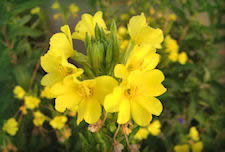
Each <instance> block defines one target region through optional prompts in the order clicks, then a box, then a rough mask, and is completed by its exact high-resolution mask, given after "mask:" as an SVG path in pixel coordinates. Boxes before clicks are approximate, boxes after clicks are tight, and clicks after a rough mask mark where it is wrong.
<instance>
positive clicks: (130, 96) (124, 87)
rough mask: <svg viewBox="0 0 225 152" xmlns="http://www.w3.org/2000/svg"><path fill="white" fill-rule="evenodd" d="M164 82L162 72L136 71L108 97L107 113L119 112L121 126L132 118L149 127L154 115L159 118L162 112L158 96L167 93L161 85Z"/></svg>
mask: <svg viewBox="0 0 225 152" xmlns="http://www.w3.org/2000/svg"><path fill="white" fill-rule="evenodd" d="M163 80H164V75H163V73H162V72H161V71H160V70H156V69H154V70H150V71H146V72H141V71H139V70H135V71H133V72H131V73H130V74H129V76H128V78H127V80H125V81H123V82H122V83H121V84H120V86H118V87H115V89H114V90H113V92H112V93H111V94H109V95H107V96H106V98H105V102H104V108H105V110H106V111H107V112H118V119H117V123H119V124H125V123H127V122H128V121H129V120H130V118H131V117H132V119H133V120H134V121H135V122H136V123H137V124H138V125H140V126H147V125H148V124H149V123H150V121H151V120H152V114H154V115H156V116H159V115H160V113H161V112H162V109H163V107H162V104H161V102H160V101H159V100H158V99H157V98H156V96H159V95H161V94H163V93H164V92H165V91H166V88H164V86H163V85H162V84H161V82H162V81H163Z"/></svg>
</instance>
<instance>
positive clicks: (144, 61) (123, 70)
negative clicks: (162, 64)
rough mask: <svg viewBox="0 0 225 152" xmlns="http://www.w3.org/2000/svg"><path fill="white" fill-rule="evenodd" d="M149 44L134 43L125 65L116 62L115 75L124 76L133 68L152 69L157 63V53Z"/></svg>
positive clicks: (133, 69)
mask: <svg viewBox="0 0 225 152" xmlns="http://www.w3.org/2000/svg"><path fill="white" fill-rule="evenodd" d="M155 52H156V50H155V49H154V48H152V47H151V46H150V45H142V46H138V45H136V46H135V47H134V49H133V51H132V53H131V55H130V56H129V58H128V61H127V63H126V65H123V64H117V65H116V66H115V69H114V73H115V76H116V77H118V78H126V77H127V76H128V74H129V73H130V72H132V71H135V70H140V71H148V70H152V69H154V68H155V67H156V66H157V65H158V63H159V58H160V56H159V54H157V53H155Z"/></svg>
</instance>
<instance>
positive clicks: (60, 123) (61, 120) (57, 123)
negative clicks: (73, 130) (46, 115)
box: [50, 116, 67, 129]
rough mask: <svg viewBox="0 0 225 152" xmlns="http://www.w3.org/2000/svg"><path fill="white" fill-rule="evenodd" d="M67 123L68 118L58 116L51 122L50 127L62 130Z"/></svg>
mask: <svg viewBox="0 0 225 152" xmlns="http://www.w3.org/2000/svg"><path fill="white" fill-rule="evenodd" d="M66 122H67V117H66V116H56V117H54V119H52V120H51V121H50V125H51V126H52V127H53V128H54V129H62V128H63V127H64V126H65V123H66Z"/></svg>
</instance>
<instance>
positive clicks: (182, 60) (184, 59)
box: [178, 52, 188, 64]
mask: <svg viewBox="0 0 225 152" xmlns="http://www.w3.org/2000/svg"><path fill="white" fill-rule="evenodd" d="M187 60H188V56H187V54H186V53H185V52H181V53H180V54H179V55H178V61H179V63H180V64H185V63H186V62H187Z"/></svg>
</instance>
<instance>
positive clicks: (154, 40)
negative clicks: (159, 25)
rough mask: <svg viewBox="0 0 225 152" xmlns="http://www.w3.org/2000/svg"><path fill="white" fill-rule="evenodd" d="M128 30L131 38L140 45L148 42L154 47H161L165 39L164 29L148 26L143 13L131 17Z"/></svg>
mask: <svg viewBox="0 0 225 152" xmlns="http://www.w3.org/2000/svg"><path fill="white" fill-rule="evenodd" d="M128 32H129V34H130V37H131V39H132V40H133V41H135V43H136V44H138V45H140V44H148V45H151V46H152V47H154V48H161V43H162V41H163V32H162V30H160V29H154V28H152V27H150V26H148V24H147V22H146V17H145V16H144V14H143V13H142V14H141V15H138V16H134V17H132V18H131V19H130V21H129V24H128Z"/></svg>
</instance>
